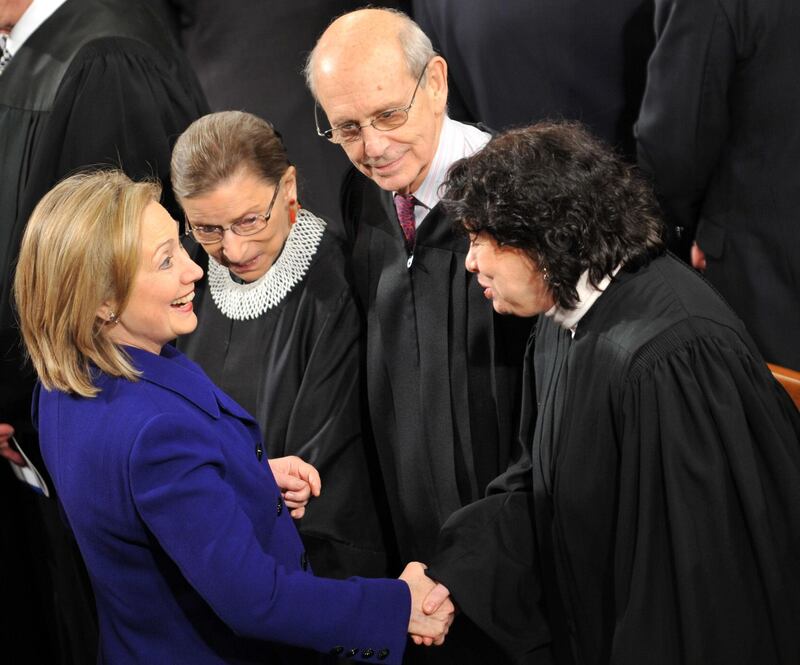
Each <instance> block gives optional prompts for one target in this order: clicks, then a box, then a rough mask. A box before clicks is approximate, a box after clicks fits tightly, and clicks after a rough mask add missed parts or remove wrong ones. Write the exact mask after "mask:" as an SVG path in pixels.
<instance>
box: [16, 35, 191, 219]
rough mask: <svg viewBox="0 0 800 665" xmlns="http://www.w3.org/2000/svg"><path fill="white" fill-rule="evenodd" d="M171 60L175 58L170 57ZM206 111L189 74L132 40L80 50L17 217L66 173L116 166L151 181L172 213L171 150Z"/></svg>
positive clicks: (40, 142)
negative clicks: (156, 182)
mask: <svg viewBox="0 0 800 665" xmlns="http://www.w3.org/2000/svg"><path fill="white" fill-rule="evenodd" d="M176 57H177V56H176ZM205 112H207V105H206V102H205V100H204V98H203V96H202V92H201V91H200V87H199V84H198V83H197V82H196V79H195V77H194V74H193V73H192V71H191V70H190V69H189V68H188V66H183V65H182V64H180V63H179V62H166V60H165V59H164V58H162V57H161V56H160V55H159V54H157V53H154V52H152V51H151V50H149V49H148V48H146V47H145V46H144V45H143V44H141V43H139V42H137V41H134V40H132V39H124V38H118V37H113V38H103V39H98V40H95V41H93V42H91V43H90V44H88V45H87V46H85V47H84V49H83V50H82V52H81V53H80V54H78V56H76V58H75V60H74V61H73V63H72V64H71V65H70V68H69V70H68V71H67V73H66V75H65V77H64V80H63V81H62V83H61V85H60V87H59V90H58V93H57V95H56V99H55V101H54V104H53V109H52V111H51V113H50V121H49V122H48V123H47V126H46V128H45V129H44V131H43V132H42V133H41V135H40V136H39V137H38V138H37V143H36V145H35V147H34V150H35V151H36V152H37V153H38V155H39V158H37V159H35V160H33V161H32V164H33V170H32V172H31V173H30V174H29V181H28V186H27V187H26V192H29V193H30V194H29V195H26V200H25V202H24V209H23V214H25V216H26V217H27V216H28V215H29V214H30V212H32V210H33V208H34V207H35V205H36V203H37V202H38V199H39V197H41V196H42V195H43V194H44V193H45V192H47V191H48V190H49V189H50V188H51V187H52V186H53V185H55V183H56V182H57V181H59V180H60V179H62V178H64V177H65V176H67V175H69V174H71V173H73V172H75V171H77V170H80V169H84V168H87V167H103V166H104V167H111V166H115V167H118V168H121V169H122V170H124V171H125V173H127V174H128V175H129V176H130V177H131V178H133V179H135V180H137V179H142V178H146V177H149V178H153V177H155V178H158V179H160V180H161V181H162V183H163V184H164V186H165V197H164V201H163V202H164V204H165V206H166V207H167V208H168V209H169V211H170V213H171V214H172V215H173V216H176V215H178V212H179V211H178V208H177V206H176V205H175V202H174V199H173V197H172V194H171V188H170V187H169V164H170V157H171V152H172V146H173V145H174V143H175V140H176V139H177V138H178V136H179V135H180V134H181V132H183V130H184V129H185V128H186V127H187V126H188V125H189V124H190V123H191V122H192V121H193V120H195V119H196V118H198V117H199V116H200V115H203V113H205Z"/></svg>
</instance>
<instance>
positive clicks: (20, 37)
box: [6, 0, 67, 57]
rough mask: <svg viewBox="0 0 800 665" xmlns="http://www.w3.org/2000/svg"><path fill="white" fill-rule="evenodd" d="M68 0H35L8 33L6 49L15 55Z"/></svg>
mask: <svg viewBox="0 0 800 665" xmlns="http://www.w3.org/2000/svg"><path fill="white" fill-rule="evenodd" d="M66 1H67V0H33V2H32V3H31V6H30V7H28V8H27V9H26V10H25V13H24V14H23V15H22V16H21V17H20V19H19V21H17V24H16V25H15V26H14V27H13V28H12V29H11V32H9V33H8V41H7V42H6V49H7V50H8V52H9V53H10V54H11V56H12V57H13V56H14V54H15V53H16V52H17V51H18V50H19V49H20V47H21V46H22V45H23V44H24V43H25V41H26V40H27V39H28V37H30V36H31V35H32V34H33V33H34V32H36V31H37V30H38V29H39V26H40V25H42V23H44V22H45V21H46V20H47V19H49V18H50V17H51V16H52V15H53V13H54V12H55V11H56V9H58V8H59V7H60V6H61V5H63V4H64V3H65V2H66Z"/></svg>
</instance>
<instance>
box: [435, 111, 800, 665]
mask: <svg viewBox="0 0 800 665" xmlns="http://www.w3.org/2000/svg"><path fill="white" fill-rule="evenodd" d="M444 200H445V205H446V206H447V207H448V209H449V211H450V212H451V215H452V217H453V219H456V220H460V222H459V223H460V225H461V226H462V227H463V228H464V230H466V231H467V232H468V233H469V236H470V240H471V248H470V252H469V255H468V257H467V260H466V265H467V268H468V269H469V270H471V271H472V272H475V273H477V278H478V282H479V283H480V284H481V285H482V286H483V287H484V289H485V290H484V295H485V296H486V297H487V298H489V299H491V300H492V303H493V306H494V308H495V310H497V311H498V312H504V313H510V314H516V315H521V316H531V315H533V314H541V316H540V317H539V322H538V324H537V326H536V327H535V329H534V332H533V334H532V336H531V338H530V340H529V345H528V353H527V357H526V374H525V387H524V389H525V391H526V393H525V395H524V404H523V423H522V427H521V443H522V446H523V449H524V451H523V455H522V458H521V460H520V462H519V463H518V464H516V465H515V466H513V467H512V468H510V469H509V470H508V471H507V472H506V473H505V474H504V475H503V476H501V477H500V478H498V479H496V480H495V481H494V482H493V483H492V485H490V488H489V492H488V496H487V497H486V498H485V499H483V500H481V501H478V502H476V503H474V504H472V505H470V506H467V507H465V508H464V509H462V510H461V511H459V512H458V513H456V514H454V515H453V516H452V517H451V519H450V520H449V521H448V523H447V524H446V525H445V527H444V529H443V532H442V535H441V539H440V544H439V549H438V553H437V555H436V556H435V557H434V560H433V561H432V562H430V563H431V567H430V568H429V571H428V572H429V574H430V575H431V576H432V577H434V579H437V580H439V581H440V582H441V583H442V585H443V586H441V587H440V588H438V589H437V590H436V592H434V594H433V595H432V596H431V597H429V601H430V602H431V604H435V600H436V598H437V597H442V595H443V594H444V593H446V591H447V590H448V589H449V591H450V593H451V594H452V596H453V599H454V600H455V601H456V603H457V604H459V605H460V607H461V609H462V611H463V612H464V613H465V614H467V615H468V616H469V617H470V618H471V619H472V620H473V621H475V622H476V623H477V624H478V625H479V626H480V627H481V628H483V629H484V630H485V631H486V632H487V633H488V634H489V635H490V636H491V637H493V638H494V639H495V640H497V642H498V643H499V644H501V645H502V646H503V648H504V649H505V650H506V651H507V652H508V654H509V656H511V657H512V659H514V661H515V662H520V663H558V664H559V665H563V664H566V663H592V664H606V663H613V664H614V665H641V664H642V663H648V664H670V665H673V664H674V665H678V664H679V663H680V664H693V665H700V664H702V665H714V664H718V665H723V664H724V665H731V664H742V665H744V664H745V663H747V664H751V663H759V664H765V663H781V664H786V665H790V664H791V665H796V664H797V663H800V417H798V412H797V409H796V407H795V406H794V404H793V403H792V402H791V400H790V398H789V397H788V395H787V394H786V393H785V392H784V391H783V389H782V388H781V387H780V385H779V384H778V383H777V382H776V381H775V380H774V379H773V378H772V376H771V374H770V372H769V370H768V368H767V366H766V365H765V363H764V361H763V359H762V358H761V356H760V355H759V353H758V351H757V349H756V347H755V345H754V344H753V341H752V340H751V338H750V336H749V335H748V333H747V331H746V330H745V328H744V326H743V324H742V322H741V321H740V320H739V319H738V318H737V317H736V315H735V314H734V313H733V312H732V310H731V309H730V307H729V306H728V305H727V303H725V302H724V301H723V300H722V298H721V297H720V296H719V295H718V294H717V293H716V292H715V291H714V289H713V288H712V287H711V286H710V285H709V284H707V283H706V282H705V281H704V280H703V279H702V277H700V276H699V275H698V274H697V273H695V272H694V271H693V270H691V269H690V268H689V267H688V266H686V265H683V264H682V263H680V262H679V261H677V260H676V259H675V258H674V257H672V256H671V255H668V254H665V253H664V249H663V247H664V241H663V235H662V234H663V232H662V226H661V222H660V220H659V218H658V214H657V212H656V208H655V205H654V203H653V198H652V194H651V193H650V190H649V188H648V187H647V186H646V185H645V184H643V183H642V182H641V181H640V180H639V179H638V178H637V177H636V176H635V174H634V173H632V171H631V169H630V168H629V167H628V166H626V165H624V164H623V163H622V162H621V161H620V160H619V159H618V158H617V157H615V156H614V155H613V154H612V153H611V152H610V151H609V150H607V149H606V148H605V147H604V146H602V145H601V144H600V143H599V142H598V141H596V140H595V139H593V138H592V137H590V136H589V135H588V134H587V133H586V132H585V131H584V130H583V129H582V128H580V127H579V126H576V125H571V124H540V125H534V126H533V127H530V128H523V129H518V130H513V131H510V132H508V133H506V134H504V135H500V136H498V137H497V138H495V139H493V140H492V141H491V142H490V143H489V144H488V145H487V147H486V148H484V150H483V151H481V152H480V153H477V154H476V155H474V156H473V157H470V158H467V159H465V160H463V161H461V162H459V163H458V164H457V165H456V166H454V167H453V169H452V170H451V173H450V177H449V181H448V183H447V191H446V194H445V199H444Z"/></svg>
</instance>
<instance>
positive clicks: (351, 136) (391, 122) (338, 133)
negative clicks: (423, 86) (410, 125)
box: [314, 64, 428, 144]
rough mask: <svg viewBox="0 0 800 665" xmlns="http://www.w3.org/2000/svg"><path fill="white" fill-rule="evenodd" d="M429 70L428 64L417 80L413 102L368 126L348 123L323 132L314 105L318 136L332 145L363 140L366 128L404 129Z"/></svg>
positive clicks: (382, 130)
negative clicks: (362, 134)
mask: <svg viewBox="0 0 800 665" xmlns="http://www.w3.org/2000/svg"><path fill="white" fill-rule="evenodd" d="M427 69H428V65H427V64H426V65H425V67H423V68H422V72H421V73H420V75H419V78H418V79H417V85H416V86H414V94H413V95H411V101H410V102H409V103H408V106H404V107H403V108H399V109H387V110H386V111H383V112H381V113H379V114H378V115H376V116H375V117H374V118H373V119H372V120H370V121H369V122H368V123H367V124H366V125H359V124H357V123H355V122H346V123H344V124H342V125H339V126H338V127H332V128H330V129H326V130H325V131H322V130H321V129H320V128H319V117H318V115H317V104H314V122H315V123H316V125H317V134H318V135H319V136H323V137H325V138H326V139H328V140H329V141H330V142H331V143H338V144H341V143H352V142H353V141H356V140H358V139H359V138H361V130H362V129H364V127H369V126H372V127H374V128H375V129H377V130H378V131H381V132H388V131H391V130H392V129H397V128H398V127H402V126H403V125H405V124H406V122H407V121H408V112H409V111H410V110H411V107H412V106H413V105H414V100H415V99H416V97H417V90H419V84H420V83H422V77H423V76H425V72H426V71H427Z"/></svg>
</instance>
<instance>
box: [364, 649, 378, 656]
mask: <svg viewBox="0 0 800 665" xmlns="http://www.w3.org/2000/svg"><path fill="white" fill-rule="evenodd" d="M374 654H375V652H374V651H373V650H372V649H362V650H361V657H362V658H372V656H373V655H374Z"/></svg>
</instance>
